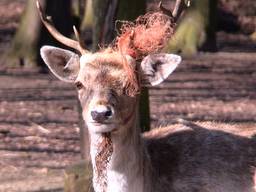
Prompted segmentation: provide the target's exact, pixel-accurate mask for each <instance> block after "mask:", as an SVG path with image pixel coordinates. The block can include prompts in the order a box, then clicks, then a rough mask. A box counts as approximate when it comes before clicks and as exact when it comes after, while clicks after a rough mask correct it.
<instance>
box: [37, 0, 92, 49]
mask: <svg viewBox="0 0 256 192" xmlns="http://www.w3.org/2000/svg"><path fill="white" fill-rule="evenodd" d="M36 5H37V8H38V11H39V15H40V18H41V20H42V22H43V24H44V26H45V27H46V28H47V29H48V31H49V32H50V33H51V35H52V36H53V37H54V38H55V39H56V40H58V41H59V42H61V43H62V44H64V45H66V46H68V47H72V48H74V49H76V50H78V51H79V52H80V53H81V54H84V53H87V52H88V51H87V50H86V49H85V48H84V45H83V42H82V41H81V40H80V37H79V33H78V31H77V30H76V27H75V26H73V30H74V33H75V35H76V38H77V41H75V40H73V39H70V38H67V37H65V36H64V35H62V34H61V33H60V32H59V31H58V30H57V29H56V28H55V27H54V26H53V23H52V21H51V19H50V17H49V16H47V15H46V14H45V13H44V12H43V9H42V7H41V5H40V3H39V0H37V1H36Z"/></svg>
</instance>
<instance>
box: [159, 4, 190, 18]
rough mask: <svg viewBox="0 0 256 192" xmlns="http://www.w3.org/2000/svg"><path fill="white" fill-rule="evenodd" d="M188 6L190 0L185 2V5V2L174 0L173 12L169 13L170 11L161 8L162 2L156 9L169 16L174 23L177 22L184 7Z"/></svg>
mask: <svg viewBox="0 0 256 192" xmlns="http://www.w3.org/2000/svg"><path fill="white" fill-rule="evenodd" d="M189 6H190V0H188V1H187V3H185V0H176V2H175V6H174V9H173V11H172V12H171V11H170V10H168V9H166V8H164V7H163V4H162V1H160V3H159V5H158V7H159V8H160V10H161V11H162V12H163V13H164V14H166V15H168V16H170V17H171V18H172V19H173V21H174V22H176V21H177V20H178V18H179V17H180V15H181V13H182V11H183V9H185V8H186V7H189Z"/></svg>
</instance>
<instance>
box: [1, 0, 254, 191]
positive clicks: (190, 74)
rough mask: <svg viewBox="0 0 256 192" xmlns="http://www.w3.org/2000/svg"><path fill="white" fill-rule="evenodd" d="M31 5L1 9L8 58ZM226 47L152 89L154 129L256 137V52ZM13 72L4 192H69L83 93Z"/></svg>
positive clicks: (7, 100)
mask: <svg viewBox="0 0 256 192" xmlns="http://www.w3.org/2000/svg"><path fill="white" fill-rule="evenodd" d="M24 2H25V1H23V0H19V1H15V2H12V1H6V0H4V1H1V2H0V18H1V20H0V51H1V55H2V52H3V51H4V50H5V49H6V48H8V46H9V45H10V40H11V38H12V35H13V32H14V30H15V28H16V27H17V21H18V16H19V14H20V13H21V12H22V10H23V5H24ZM7 10H12V11H13V12H11V11H7ZM7 13H8V14H7ZM218 46H219V48H220V52H218V53H206V54H205V53H204V54H199V55H198V56H196V57H195V58H191V59H189V60H184V61H183V63H182V64H181V66H180V67H179V68H178V69H177V71H175V73H174V74H173V75H172V76H171V77H170V78H169V79H168V80H167V81H166V82H165V83H164V84H162V85H161V86H158V87H155V88H152V89H150V103H151V119H152V127H154V126H164V125H166V124H170V123H172V119H175V118H184V119H187V120H191V121H199V120H200V121H216V122H217V123H219V125H220V127H221V124H223V123H229V124H233V125H236V124H239V127H238V126H233V127H232V130H230V132H234V133H237V134H239V132H243V133H244V132H246V131H247V130H249V129H250V131H252V132H254V127H256V54H255V51H256V45H255V43H254V42H251V41H250V40H249V38H248V37H246V36H243V35H227V34H224V33H219V34H218ZM6 64H7V63H1V66H0V192H23V191H24V192H25V191H26V192H32V191H33V192H39V191H41V192H44V191H62V188H63V182H62V178H63V170H64V168H65V167H66V166H67V165H69V164H71V163H72V162H76V161H78V160H79V159H80V154H79V133H78V132H79V129H78V124H77V122H78V113H77V100H76V93H75V91H74V89H73V87H72V86H71V85H68V84H65V83H62V82H60V81H58V80H56V79H55V78H54V77H53V76H52V75H49V74H40V73H37V72H33V71H24V70H23V71H21V70H15V69H9V68H6V67H4V66H6ZM243 135H246V134H245V133H244V134H243Z"/></svg>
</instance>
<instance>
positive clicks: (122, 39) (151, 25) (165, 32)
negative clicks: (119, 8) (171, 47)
mask: <svg viewBox="0 0 256 192" xmlns="http://www.w3.org/2000/svg"><path fill="white" fill-rule="evenodd" d="M174 25H175V24H174V23H173V22H172V21H171V19H170V17H169V16H167V15H165V14H163V13H160V12H154V13H148V14H145V15H143V16H140V17H138V18H137V19H136V20H135V22H123V23H122V26H121V29H120V31H121V33H120V34H119V35H118V37H117V39H116V47H117V49H118V50H119V51H120V52H121V53H124V54H128V55H130V56H132V57H133V58H135V59H141V58H143V57H144V56H146V55H148V54H150V53H155V52H158V51H159V50H161V49H162V48H163V47H164V46H165V45H166V43H167V41H168V39H169V38H170V37H171V35H172V34H173V28H174Z"/></svg>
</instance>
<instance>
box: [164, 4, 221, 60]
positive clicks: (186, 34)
mask: <svg viewBox="0 0 256 192" xmlns="http://www.w3.org/2000/svg"><path fill="white" fill-rule="evenodd" d="M191 3H192V5H191V7H190V8H188V9H187V10H185V14H184V18H183V19H182V20H181V22H180V23H179V24H178V27H177V30H176V32H175V34H174V36H173V37H172V38H171V39H170V41H169V42H168V46H167V47H166V50H167V51H168V52H179V51H180V52H181V53H182V54H183V55H186V56H190V55H194V54H196V53H197V51H198V49H199V48H201V49H202V50H206V51H216V37H215V30H216V9H217V0H195V1H191Z"/></svg>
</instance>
